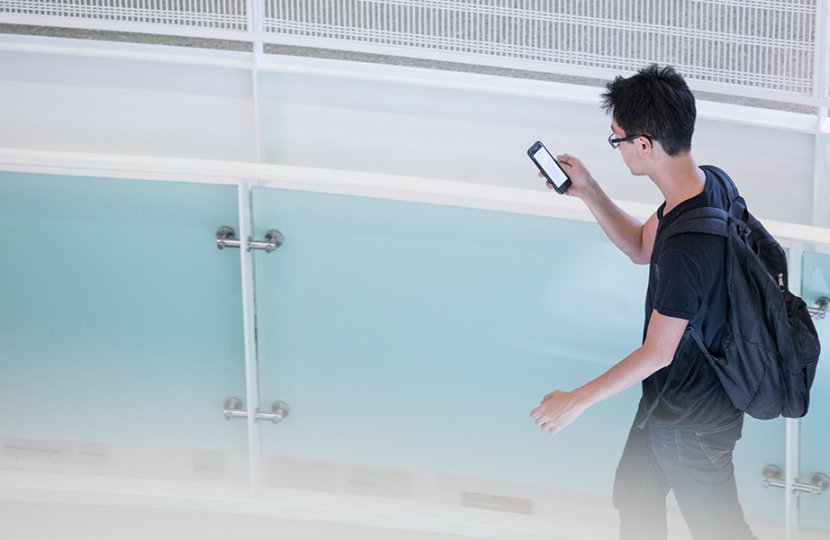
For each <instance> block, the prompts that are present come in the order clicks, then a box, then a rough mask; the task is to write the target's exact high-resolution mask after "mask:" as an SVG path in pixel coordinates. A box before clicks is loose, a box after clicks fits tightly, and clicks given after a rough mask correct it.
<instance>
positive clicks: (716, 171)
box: [700, 165, 741, 204]
mask: <svg viewBox="0 0 830 540" xmlns="http://www.w3.org/2000/svg"><path fill="white" fill-rule="evenodd" d="M700 168H701V169H703V170H704V171H708V172H710V173H711V174H712V176H713V177H714V178H715V180H717V181H718V182H719V183H720V185H721V186H722V187H723V189H724V191H726V195H727V197H728V198H729V202H730V204H731V203H732V202H733V201H734V200H735V199H737V198H738V197H740V196H741V194H740V193H738V188H737V187H736V186H735V182H733V181H732V178H730V177H729V175H728V174H726V172H725V171H724V170H723V169H721V168H720V167H715V166H714V165H701V166H700Z"/></svg>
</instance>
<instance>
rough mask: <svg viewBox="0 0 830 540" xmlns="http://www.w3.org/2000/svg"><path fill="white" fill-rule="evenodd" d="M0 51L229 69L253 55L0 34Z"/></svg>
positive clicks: (248, 63) (249, 63)
mask: <svg viewBox="0 0 830 540" xmlns="http://www.w3.org/2000/svg"><path fill="white" fill-rule="evenodd" d="M0 51H11V52H29V53H37V54H54V55H62V56H79V57H93V58H119V59H128V60H145V61H148V62H165V63H175V64H187V65H195V66H217V67H225V68H231V69H249V70H250V69H253V68H254V62H253V55H252V53H250V52H244V51H227V50H217V49H200V48H197V47H175V46H171V45H151V44H144V43H124V42H113V41H97V40H89V39H77V38H62V37H61V38H59V37H47V36H29V35H20V34H0Z"/></svg>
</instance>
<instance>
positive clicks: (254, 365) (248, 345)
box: [237, 179, 262, 497]
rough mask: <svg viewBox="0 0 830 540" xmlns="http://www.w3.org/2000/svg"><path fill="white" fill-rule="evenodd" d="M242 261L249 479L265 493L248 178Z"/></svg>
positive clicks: (242, 195) (254, 492)
mask: <svg viewBox="0 0 830 540" xmlns="http://www.w3.org/2000/svg"><path fill="white" fill-rule="evenodd" d="M237 193H238V196H237V200H238V204H239V239H240V241H241V243H240V245H239V262H240V268H241V272H242V325H243V326H242V328H243V341H244V347H245V401H246V406H247V409H248V415H247V422H248V480H249V485H250V490H251V496H253V497H256V496H258V495H259V493H260V492H261V488H262V482H261V478H262V474H261V470H262V467H261V457H260V456H261V447H262V445H261V443H260V433H259V424H258V423H257V420H256V413H257V411H259V365H258V359H257V340H256V297H255V296H254V256H253V254H252V253H251V252H250V251H248V249H247V248H248V238H250V237H251V228H252V226H251V190H250V186H249V185H248V181H247V180H246V179H242V180H240V181H239V185H238V190H237Z"/></svg>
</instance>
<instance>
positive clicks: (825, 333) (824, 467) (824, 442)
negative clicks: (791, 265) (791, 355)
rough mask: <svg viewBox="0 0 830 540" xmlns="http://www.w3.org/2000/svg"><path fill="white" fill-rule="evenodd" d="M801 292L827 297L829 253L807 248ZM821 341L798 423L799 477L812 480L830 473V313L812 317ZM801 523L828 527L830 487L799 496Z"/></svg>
mask: <svg viewBox="0 0 830 540" xmlns="http://www.w3.org/2000/svg"><path fill="white" fill-rule="evenodd" d="M802 271H803V278H802V293H803V295H802V296H803V298H804V301H805V302H807V304H808V305H811V306H812V305H815V304H816V303H817V302H818V301H819V300H820V299H822V298H830V255H828V254H826V253H813V252H807V253H805V254H804V258H803V266H802ZM813 322H814V323H815V325H816V330H817V331H818V334H819V339H820V341H821V344H822V353H821V356H820V357H819V362H818V367H817V369H816V378H815V380H814V381H813V387H812V389H811V392H810V409H809V411H808V413H807V416H806V417H804V419H803V420H802V423H801V471H800V474H799V481H800V482H805V483H812V477H813V475H815V474H816V473H822V474H824V475H827V476H830V429H828V423H830V316H828V317H823V318H814V319H813ZM800 499H801V500H800V506H801V508H800V510H801V524H802V527H804V528H805V529H812V528H816V527H818V528H820V529H821V530H823V531H825V532H827V531H830V491H825V492H824V493H822V494H821V495H808V494H804V495H801V497H800Z"/></svg>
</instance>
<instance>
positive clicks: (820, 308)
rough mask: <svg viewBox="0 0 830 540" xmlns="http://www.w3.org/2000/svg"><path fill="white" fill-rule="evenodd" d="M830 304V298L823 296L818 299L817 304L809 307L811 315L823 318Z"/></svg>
mask: <svg viewBox="0 0 830 540" xmlns="http://www.w3.org/2000/svg"><path fill="white" fill-rule="evenodd" d="M828 306H830V298H827V297H826V296H821V297H819V298H817V299H816V305H814V306H810V307H808V308H807V311H809V312H810V315H811V316H812V317H814V318H816V319H823V318H824V316H825V315H827V308H828Z"/></svg>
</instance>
